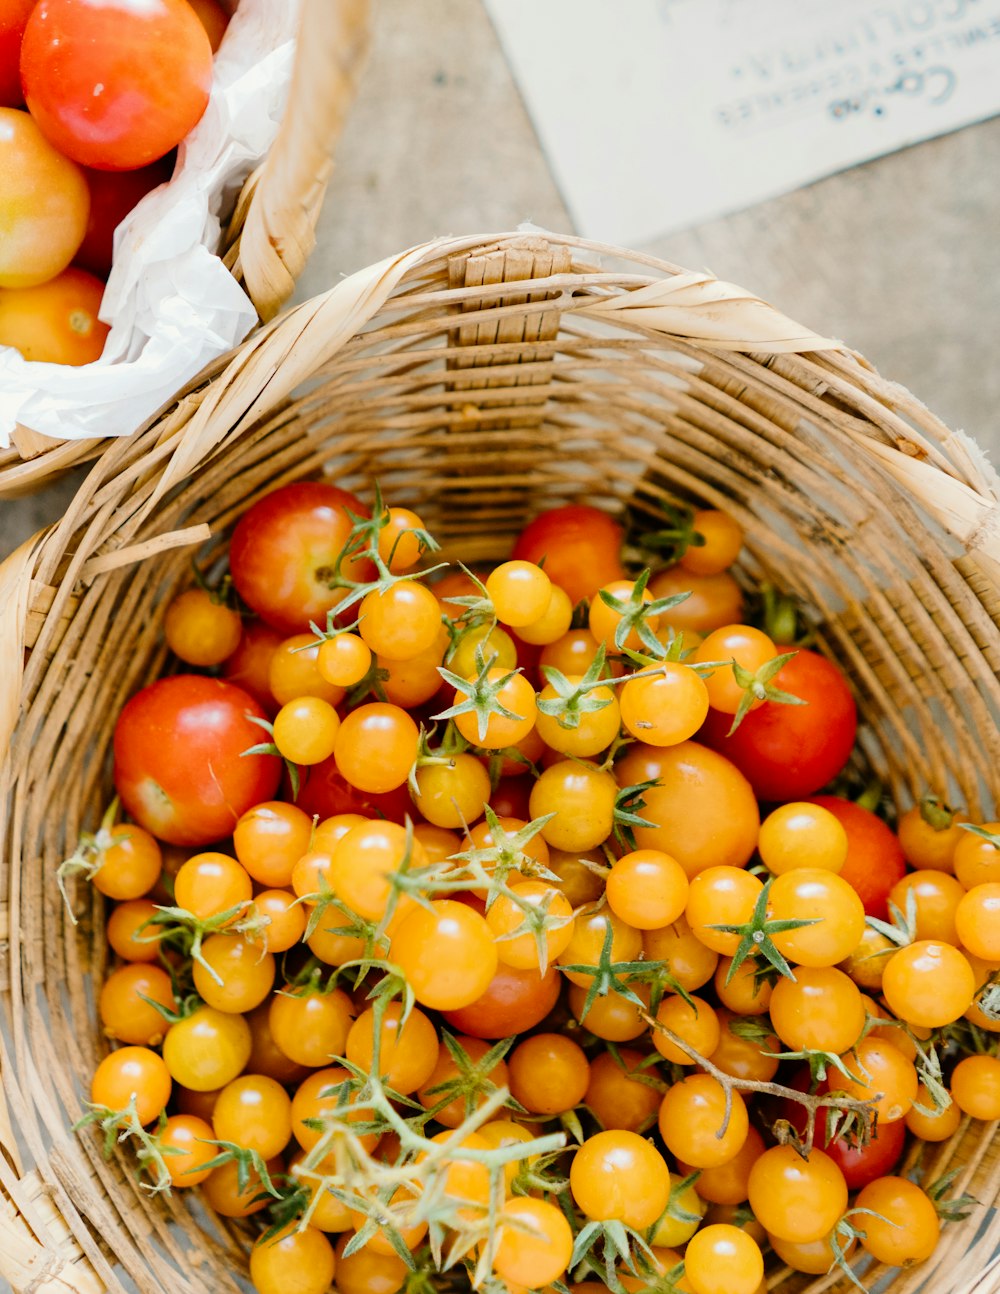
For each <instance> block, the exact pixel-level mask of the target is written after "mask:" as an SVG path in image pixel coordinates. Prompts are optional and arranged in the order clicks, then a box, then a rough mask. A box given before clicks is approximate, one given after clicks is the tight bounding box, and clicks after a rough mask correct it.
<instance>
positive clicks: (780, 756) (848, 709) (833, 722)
mask: <svg viewBox="0 0 1000 1294" xmlns="http://www.w3.org/2000/svg"><path fill="white" fill-rule="evenodd" d="M774 686H775V687H778V688H780V689H781V690H782V691H784V692H789V693H791V694H792V695H793V696H797V697H800V698H801V699H802V700H803V701H804V702H805V703H806V704H805V705H783V704H781V703H778V702H774V701H768V702H765V704H764V705H762V706H761V707H760V708H759V709H757V710H753V711H751V713H750V714H748V715H747V716H746V717H745V718H744V719H743V722H742V723H741V724H740V726H739V727H738V728H737V729H736V731H735V732H734V733H733V735H732V736H731V737H730V736H727V734H728V732H729V729H730V727H731V726H732V718H731V717H730V716H729V715H726V714H719V713H718V712H717V711H715V710H710V711H709V714H708V718H707V719H706V721H705V725H704V727H703V728H702V729H701V731H700V733H699V734H698V738H697V740H698V741H701V742H704V744H705V745H706V746H711V747H712V749H713V750H717V751H720V752H721V753H722V754H723V755H725V756H726V758H727V759H730V760H732V762H733V763H734V764H735V765H736V767H737V768H738V769H739V770H740V772H741V773H742V774H743V775H744V777H746V778H747V780H748V781H749V783H750V785H751V786H752V787H753V789H754V793H755V794H756V796H757V798H758V799H760V800H778V801H784V800H804V799H805V798H806V797H807V796H810V795H814V794H815V793H816V792H817V791H818V790H820V789H821V788H822V787H824V786H826V784H827V783H828V782H829V781H831V779H832V778H834V777H836V776H837V774H838V773H839V772H840V771H841V769H842V768H843V767H844V765H845V764H846V763H847V761H848V759H849V757H850V754H851V750H852V749H853V746H854V737H855V733H856V732H857V724H858V719H857V710H856V709H855V705H854V698H853V697H852V696H851V693H850V689H849V688H848V686H847V682H846V680H845V678H844V675H843V674H842V672H841V671H840V670H839V669H838V668H837V666H836V665H833V664H831V663H830V661H828V660H827V659H826V658H825V657H824V656H820V655H818V654H817V653H816V652H812V651H805V650H800V651H797V652H796V653H795V655H794V656H793V657H792V659H791V660H790V661H789V662H788V664H787V665H785V666H783V667H782V669H780V670H779V671H778V674H777V675H776V677H775V679H774Z"/></svg>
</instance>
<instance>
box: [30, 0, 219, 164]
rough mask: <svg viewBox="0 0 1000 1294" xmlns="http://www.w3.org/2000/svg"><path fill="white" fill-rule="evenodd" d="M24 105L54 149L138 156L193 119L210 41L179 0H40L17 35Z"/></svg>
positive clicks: (95, 157) (203, 89)
mask: <svg viewBox="0 0 1000 1294" xmlns="http://www.w3.org/2000/svg"><path fill="white" fill-rule="evenodd" d="M21 83H22V86H23V88H24V97H25V100H26V101H27V104H28V107H29V108H30V110H31V115H32V116H33V117H34V118H35V120H36V121H37V122H38V124H39V126H40V127H41V128H42V131H43V132H44V133H45V135H46V136H47V138H48V139H49V140H51V142H52V143H53V144H55V146H56V148H58V149H59V151H60V152H61V153H65V155H66V156H67V157H71V158H72V159H73V160H74V161H75V162H81V163H82V164H83V165H84V166H93V167H96V168H97V169H98V170H102V171H127V170H132V169H134V168H135V167H138V166H146V165H147V164H148V163H149V162H153V161H155V160H156V158H158V157H162V156H163V155H164V153H169V151H170V150H171V149H172V148H175V147H176V146H177V145H178V144H179V143H180V142H181V140H182V139H183V138H184V136H185V135H186V134H187V133H188V131H190V130H191V129H192V127H194V126H195V125H196V124H197V123H198V121H199V120H200V119H201V116H202V113H204V111H205V108H206V106H207V105H208V95H209V90H210V89H211V85H212V47H211V45H210V44H209V40H208V36H207V34H206V32H205V28H204V27H203V26H202V24H201V23H200V22H199V21H198V17H197V15H196V14H195V12H194V10H193V9H192V8H191V6H190V5H189V4H187V2H186V0H101V2H100V3H99V4H94V3H86V4H81V3H80V0H40V3H39V4H38V6H37V8H36V9H35V10H34V11H33V12H32V14H31V17H30V18H29V19H28V25H27V27H26V28H25V32H24V40H23V42H22V45H21Z"/></svg>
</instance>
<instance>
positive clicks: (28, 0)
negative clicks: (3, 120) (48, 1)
mask: <svg viewBox="0 0 1000 1294" xmlns="http://www.w3.org/2000/svg"><path fill="white" fill-rule="evenodd" d="M35 4H36V0H4V2H3V4H0V108H17V107H18V106H19V105H20V104H22V103H23V102H24V96H23V95H22V93H21V68H20V63H21V37H22V36H23V35H24V28H25V25H26V24H27V21H28V16H29V15H30V13H31V11H32V9H34V7H35Z"/></svg>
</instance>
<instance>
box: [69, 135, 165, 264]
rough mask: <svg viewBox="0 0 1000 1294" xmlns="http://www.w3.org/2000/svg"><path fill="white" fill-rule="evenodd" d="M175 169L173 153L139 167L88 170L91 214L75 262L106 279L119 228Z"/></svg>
mask: <svg viewBox="0 0 1000 1294" xmlns="http://www.w3.org/2000/svg"><path fill="white" fill-rule="evenodd" d="M173 169H174V162H173V154H171V155H170V156H169V157H161V158H160V160H159V161H158V162H153V163H152V165H151V166H143V167H141V168H140V169H139V170H138V171H92V170H87V171H84V177H85V178H86V181H87V188H88V189H89V190H90V216H89V218H88V220H87V232H86V233H85V234H84V235H83V242H82V243H81V244H80V248H79V250H78V251H77V253H76V255H75V256H74V257H73V264H74V265H80V266H82V267H83V268H84V269H85V270H89V271H90V272H91V274H96V275H98V277H99V278H103V279H106V278H107V277H108V275H109V274H110V273H111V254H112V251H113V250H114V236H115V230H116V229H117V228H118V226H119V225H120V224H121V222H122V221H123V220H124V219H125V217H126V216H127V215H128V213H129V212H130V211H131V210H132V208H133V207H135V206H136V205H137V204H138V202H139V200H140V199H141V198H144V197H145V196H146V194H147V193H150V192H152V190H153V189H155V188H157V187H158V186H159V185H161V184H166V182H167V180H169V179H170V176H171V173H172V172H173Z"/></svg>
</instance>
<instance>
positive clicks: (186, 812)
mask: <svg viewBox="0 0 1000 1294" xmlns="http://www.w3.org/2000/svg"><path fill="white" fill-rule="evenodd" d="M248 716H253V717H255V718H263V717H264V712H263V710H261V708H260V706H259V705H258V704H257V702H256V701H254V700H253V698H252V697H250V696H249V695H248V694H247V693H246V692H244V691H243V689H242V688H238V687H234V686H233V684H232V683H226V682H223V680H221V679H215V678H205V677H203V676H202V675H198V674H177V675H174V676H173V677H172V678H164V679H159V680H158V681H157V682H156V683H151V684H150V685H149V686H148V687H145V688H143V689H142V691H141V692H137V693H136V695H135V696H133V697H132V699H131V700H130V701H129V702H128V703H127V704H126V706H125V708H124V709H123V710H122V712H121V715H120V716H119V718H118V723H117V724H116V725H115V735H114V753H115V787H116V788H117V791H118V794H119V795H120V797H121V801H122V806H123V807H124V809H125V810H126V812H128V813H129V814H131V816H132V817H133V818H134V819H135V820H136V822H138V823H139V824H140V826H143V827H145V828H146V829H147V830H148V831H151V832H152V833H153V835H155V836H157V837H158V838H159V839H160V840H166V841H168V842H169V843H170V844H174V845H207V844H210V843H212V842H213V841H216V840H220V839H222V838H223V837H225V836H228V835H230V834H231V833H232V831H233V828H234V827H235V826H236V822H237V820H238V819H239V817H240V815H241V814H243V813H245V812H246V811H247V809H249V808H251V807H252V806H253V805H255V804H259V803H260V802H261V801H262V800H270V799H272V798H273V797H274V793H275V791H276V790H277V788H278V782H279V780H280V778H281V761H280V760H279V759H277V758H276V757H275V756H273V755H247V756H246V757H243V754H242V752H243V751H245V750H247V749H248V747H250V746H255V745H258V744H259V743H260V742H261V740H263V739H264V738H265V735H266V734H265V733H263V732H262V731H261V729H260V728H259V727H258V726H257V724H255V723H252V722H251V720H250V718H249V717H248Z"/></svg>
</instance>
